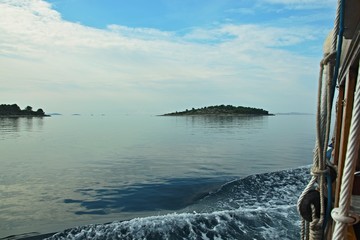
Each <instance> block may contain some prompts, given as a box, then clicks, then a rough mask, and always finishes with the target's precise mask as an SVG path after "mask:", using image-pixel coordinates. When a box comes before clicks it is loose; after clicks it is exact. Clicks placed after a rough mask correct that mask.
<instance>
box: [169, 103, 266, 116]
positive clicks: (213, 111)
mask: <svg viewBox="0 0 360 240" xmlns="http://www.w3.org/2000/svg"><path fill="white" fill-rule="evenodd" d="M186 115H272V114H269V112H268V111H266V110H264V109H259V108H251V107H243V106H238V107H235V106H232V105H218V106H208V107H203V108H198V109H195V108H192V109H191V110H188V109H186V110H185V111H182V112H172V113H166V114H163V115H162V116H186Z"/></svg>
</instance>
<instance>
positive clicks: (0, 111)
mask: <svg viewBox="0 0 360 240" xmlns="http://www.w3.org/2000/svg"><path fill="white" fill-rule="evenodd" d="M48 116H49V115H46V114H45V112H44V111H43V110H42V109H41V108H39V109H38V110H36V111H33V109H32V107H30V106H27V107H26V108H25V109H23V110H21V109H20V107H19V106H18V105H17V104H0V117H48Z"/></svg>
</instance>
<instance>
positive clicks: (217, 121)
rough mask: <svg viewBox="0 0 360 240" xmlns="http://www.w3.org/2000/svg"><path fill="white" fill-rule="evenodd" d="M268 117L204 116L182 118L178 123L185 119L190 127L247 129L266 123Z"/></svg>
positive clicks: (260, 126)
mask: <svg viewBox="0 0 360 240" xmlns="http://www.w3.org/2000/svg"><path fill="white" fill-rule="evenodd" d="M268 117H269V116H252V115H244V116H236V115H220V116H212V115H204V116H184V117H178V118H182V119H180V121H183V120H184V119H185V121H186V124H187V125H191V126H192V127H206V128H244V127H245V128H247V127H254V126H256V127H259V128H262V126H263V124H264V123H265V122H266V121H267V119H268Z"/></svg>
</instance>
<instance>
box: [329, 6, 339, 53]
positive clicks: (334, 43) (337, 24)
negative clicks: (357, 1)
mask: <svg viewBox="0 0 360 240" xmlns="http://www.w3.org/2000/svg"><path fill="white" fill-rule="evenodd" d="M341 2H342V0H338V5H337V9H336V18H335V23H334V32H333V34H334V35H333V42H332V46H331V47H332V51H336V44H337V35H338V34H339V25H340V12H341Z"/></svg>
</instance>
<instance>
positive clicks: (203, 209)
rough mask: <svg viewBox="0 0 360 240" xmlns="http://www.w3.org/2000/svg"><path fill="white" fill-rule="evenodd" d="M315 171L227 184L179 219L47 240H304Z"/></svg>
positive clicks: (82, 230) (94, 228) (101, 227)
mask: <svg viewBox="0 0 360 240" xmlns="http://www.w3.org/2000/svg"><path fill="white" fill-rule="evenodd" d="M308 169H309V167H308V166H306V167H300V168H296V169H290V170H283V171H278V172H273V173H264V174H256V175H252V176H249V177H246V178H243V179H239V180H235V181H232V182H229V183H226V184H224V185H223V186H222V187H220V188H219V190H217V191H216V192H213V193H210V194H208V195H207V196H205V197H204V198H202V199H200V200H198V201H197V202H196V203H195V204H192V205H191V206H188V207H186V208H184V209H183V210H182V211H180V212H179V213H171V214H167V215H163V216H150V217H143V218H134V219H132V220H129V221H122V222H113V223H109V224H97V225H87V226H82V227H75V228H72V229H68V230H65V231H63V232H60V233H57V234H55V235H53V236H52V237H49V238H47V239H49V240H50V239H51V240H58V239H79V240H80V239H148V240H152V239H269V238H275V239H298V238H299V231H300V230H299V227H298V226H299V216H298V213H297V211H296V206H295V204H296V201H297V198H298V196H299V195H300V193H301V191H302V190H303V189H304V187H305V185H306V184H307V182H308V179H309V174H308Z"/></svg>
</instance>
